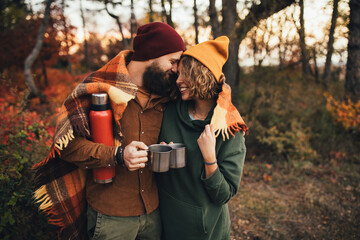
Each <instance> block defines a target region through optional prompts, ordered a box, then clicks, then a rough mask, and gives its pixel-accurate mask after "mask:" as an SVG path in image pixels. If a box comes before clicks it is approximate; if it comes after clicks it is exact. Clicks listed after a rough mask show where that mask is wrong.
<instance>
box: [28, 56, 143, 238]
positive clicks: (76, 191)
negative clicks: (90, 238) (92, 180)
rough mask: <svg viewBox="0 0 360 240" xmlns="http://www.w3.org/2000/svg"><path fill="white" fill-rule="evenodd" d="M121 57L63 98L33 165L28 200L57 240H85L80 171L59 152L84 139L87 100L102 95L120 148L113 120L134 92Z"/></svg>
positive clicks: (87, 132) (87, 134)
mask: <svg viewBox="0 0 360 240" xmlns="http://www.w3.org/2000/svg"><path fill="white" fill-rule="evenodd" d="M130 54H131V53H130V51H122V52H120V53H119V54H118V55H117V56H116V57H115V58H113V59H112V60H111V61H109V62H108V63H107V64H106V65H105V66H103V67H102V68H101V69H99V70H97V71H96V72H94V73H92V74H91V75H89V76H88V77H86V78H85V80H84V81H83V82H81V83H80V84H78V86H77V87H76V88H75V89H74V91H73V92H72V93H71V94H70V96H68V97H67V99H66V100H65V102H64V104H63V105H62V107H61V110H60V113H59V114H58V117H57V124H56V133H55V136H54V140H53V145H52V147H51V150H50V153H49V154H48V156H47V158H46V159H44V160H43V161H42V162H40V163H38V164H36V165H34V168H35V170H36V174H35V179H34V188H35V191H34V198H35V201H36V202H37V203H39V204H40V206H39V209H40V210H41V211H43V212H44V213H45V214H47V215H48V217H49V218H48V219H49V223H51V224H53V225H56V226H59V227H60V228H59V235H58V237H59V239H87V233H86V231H87V229H86V228H87V226H86V199H85V180H86V171H85V170H83V169H80V168H78V167H77V166H76V165H74V164H72V163H69V162H65V161H64V160H62V159H61V154H60V150H62V149H64V148H66V147H67V145H68V144H69V142H70V141H71V140H72V139H74V138H75V137H78V136H81V137H86V138H90V136H91V133H90V128H89V117H88V116H89V111H90V105H91V94H92V93H100V92H106V93H107V94H108V95H109V99H110V104H111V108H112V112H113V116H114V123H115V124H114V136H115V141H114V145H115V146H119V145H120V144H121V133H120V125H119V120H120V119H121V117H122V114H123V112H124V110H125V108H126V106H127V103H128V101H130V100H131V99H133V98H134V97H135V95H136V92H137V87H136V85H134V84H133V83H131V82H130V77H129V73H128V72H127V69H126V63H125V58H126V57H129V56H130Z"/></svg>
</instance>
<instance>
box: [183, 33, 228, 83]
mask: <svg viewBox="0 0 360 240" xmlns="http://www.w3.org/2000/svg"><path fill="white" fill-rule="evenodd" d="M229 42H230V40H229V38H228V37H226V36H221V37H218V38H216V39H215V40H209V41H206V42H202V43H199V44H197V45H195V46H192V47H190V48H189V49H187V50H186V51H185V52H184V53H183V55H188V56H191V57H193V58H195V59H197V60H199V61H200V62H201V63H202V64H204V65H205V66H206V67H207V68H208V69H209V70H210V71H211V72H212V74H214V77H215V79H216V81H219V79H220V76H221V74H222V67H223V66H224V64H225V62H226V60H227V58H228V55H229V54H228V47H229Z"/></svg>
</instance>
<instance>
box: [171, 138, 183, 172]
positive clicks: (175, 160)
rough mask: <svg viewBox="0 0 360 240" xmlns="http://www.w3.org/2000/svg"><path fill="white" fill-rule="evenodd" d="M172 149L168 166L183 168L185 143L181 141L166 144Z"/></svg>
mask: <svg viewBox="0 0 360 240" xmlns="http://www.w3.org/2000/svg"><path fill="white" fill-rule="evenodd" d="M168 146H170V147H171V148H172V149H173V150H172V151H171V156H170V168H183V167H185V165H186V145H185V144H183V143H173V144H168Z"/></svg>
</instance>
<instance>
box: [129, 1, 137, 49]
mask: <svg viewBox="0 0 360 240" xmlns="http://www.w3.org/2000/svg"><path fill="white" fill-rule="evenodd" d="M130 9H131V17H130V34H131V36H130V42H131V43H132V42H133V38H134V35H135V34H136V29H137V23H136V18H135V13H134V0H131V5H130Z"/></svg>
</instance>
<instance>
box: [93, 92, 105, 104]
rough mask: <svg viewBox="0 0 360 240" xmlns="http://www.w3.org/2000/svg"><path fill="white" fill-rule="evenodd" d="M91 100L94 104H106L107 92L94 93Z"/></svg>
mask: <svg viewBox="0 0 360 240" xmlns="http://www.w3.org/2000/svg"><path fill="white" fill-rule="evenodd" d="M91 100H92V104H93V105H104V104H107V103H108V95H107V94H106V93H93V94H92V97H91Z"/></svg>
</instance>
